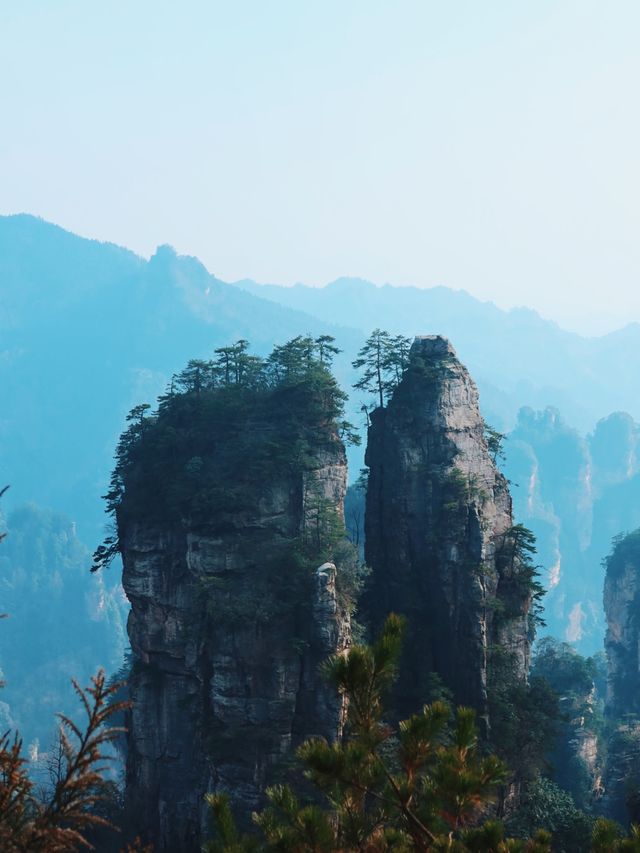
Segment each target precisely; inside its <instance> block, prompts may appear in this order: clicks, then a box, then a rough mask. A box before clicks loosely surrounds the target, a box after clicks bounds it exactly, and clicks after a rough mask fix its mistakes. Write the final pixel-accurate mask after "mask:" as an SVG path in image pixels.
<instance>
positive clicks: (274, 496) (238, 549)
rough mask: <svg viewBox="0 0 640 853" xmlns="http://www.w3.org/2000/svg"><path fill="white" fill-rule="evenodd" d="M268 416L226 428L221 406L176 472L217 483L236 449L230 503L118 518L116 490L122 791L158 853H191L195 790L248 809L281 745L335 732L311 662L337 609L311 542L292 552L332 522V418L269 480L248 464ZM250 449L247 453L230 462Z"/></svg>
mask: <svg viewBox="0 0 640 853" xmlns="http://www.w3.org/2000/svg"><path fill="white" fill-rule="evenodd" d="M276 404H277V408H278V409H280V410H282V407H283V401H282V400H279V401H274V402H273V405H276ZM270 405H271V404H270ZM267 408H268V407H267ZM267 414H269V413H268V412H265V411H262V410H258V411H257V412H256V411H254V412H253V414H249V416H248V417H246V418H245V417H244V416H243V418H242V419H241V420H240V421H238V423H237V424H235V425H232V426H233V428H231V429H226V430H225V429H222V428H221V426H220V424H221V419H222V420H223V419H224V418H223V417H222V416H221V414H220V412H218V415H217V419H216V420H212V421H211V423H210V424H209V425H208V426H207V425H206V424H205V428H206V429H205V431H206V432H207V435H208V445H207V446H208V448H209V449H208V450H202V455H201V456H198V457H197V460H198V461H194V460H193V459H191V460H190V462H189V463H188V465H190V466H191V468H190V470H191V471H193V470H196V471H197V473H198V475H199V476H202V475H203V472H208V473H206V476H207V477H209V476H211V477H212V478H214V473H213V472H215V471H218V472H220V471H222V470H223V469H224V468H225V465H226V463H225V462H224V460H225V458H226V459H228V458H230V457H233V456H234V454H235V457H236V459H235V460H234V463H233V464H234V465H235V466H236V473H235V477H234V478H233V479H231V480H227V481H225V482H223V485H225V484H226V487H227V488H228V489H229V495H228V497H227V498H226V500H218V497H219V496H215V500H213V498H212V502H211V503H210V504H207V509H206V511H205V512H204V513H203V512H202V511H199V512H197V513H195V512H194V514H193V517H186V516H185V515H184V514H182V515H176V516H174V517H168V518H164V519H162V520H161V519H160V518H153V517H150V518H144V517H142V518H141V517H140V515H139V514H138V515H136V512H135V511H127V505H126V492H125V499H124V501H123V507H122V509H121V510H120V511H119V513H118V520H119V534H120V546H121V551H122V556H123V563H124V574H123V584H124V588H125V591H126V593H127V596H128V598H129V600H130V602H131V615H130V618H129V624H128V630H129V637H130V640H131V646H132V649H133V653H134V659H135V664H134V668H133V673H132V677H131V681H130V689H131V698H132V700H133V709H132V712H131V719H130V722H129V735H128V741H129V755H128V765H127V800H128V802H130V803H131V804H132V808H133V810H134V813H135V825H136V826H138V827H143V828H144V830H145V833H146V835H147V837H148V838H149V839H150V840H152V841H153V842H154V844H155V849H156V850H158V851H172V853H173V851H176V853H180V851H195V850H199V849H200V843H201V838H202V832H203V825H204V822H205V814H204V812H205V809H206V806H205V802H204V795H205V793H206V792H210V791H226V792H228V793H229V795H230V797H231V800H232V803H233V805H234V806H235V809H236V811H237V813H238V814H239V815H248V814H250V812H251V809H252V808H255V807H256V806H257V805H258V804H259V802H260V800H261V796H262V794H263V792H264V788H265V786H266V784H268V783H269V782H270V781H272V780H273V779H274V778H276V777H277V775H278V773H282V772H284V769H285V765H286V762H287V761H288V760H290V758H291V750H292V747H294V746H295V745H296V744H297V743H299V742H300V741H301V740H302V739H303V738H305V737H308V736H310V735H314V734H318V735H323V736H325V737H327V738H333V737H335V736H336V734H337V733H338V731H339V730H340V726H341V719H342V707H341V704H340V702H339V700H338V699H337V697H336V696H335V694H334V692H333V691H332V690H331V689H330V688H328V687H327V686H326V685H325V684H324V682H323V680H322V677H321V675H320V673H319V664H320V663H321V662H322V661H323V660H324V659H326V658H327V657H328V656H329V655H330V654H335V653H337V652H340V651H341V650H343V649H345V648H346V647H347V645H348V643H349V640H350V625H349V615H348V611H347V609H346V608H345V607H344V605H343V603H341V599H340V596H339V594H338V591H337V589H336V567H335V566H334V565H333V564H331V563H325V564H322V565H319V562H316V563H315V566H316V568H315V569H313V564H311V565H312V567H311V569H309V560H310V557H309V549H308V548H307V550H306V551H305V555H306V556H305V557H304V561H303V558H302V556H301V555H300V553H298V551H299V550H300V548H301V543H302V542H303V540H304V538H305V536H307V535H308V536H309V537H314V536H316V534H318V535H320V534H319V531H320V528H321V521H322V518H321V516H322V517H326V516H327V514H329V515H330V516H332V517H335V518H337V519H338V520H339V519H340V517H341V516H342V513H343V500H344V494H345V489H346V458H345V452H344V447H343V445H342V443H341V441H340V440H339V439H338V437H337V435H336V434H335V431H334V428H333V427H332V426H331V423H330V422H328V421H327V422H326V423H323V422H319V423H318V424H314V430H315V432H314V436H315V441H314V444H313V446H311V445H309V446H305V458H304V466H303V467H302V468H301V467H299V466H296V465H289V466H285V465H282V466H279V467H271V468H270V469H269V473H268V475H266V474H265V467H264V465H260V464H259V460H260V459H262V460H263V462H264V459H265V458H267V457H268V456H269V454H270V452H271V450H270V444H269V443H270V442H273V441H274V439H275V436H276V433H277V429H278V425H277V423H276V424H275V425H274V423H273V422H274V421H277V415H276V414H274V412H271V413H270V415H269V417H268V418H267V419H266V420H261V419H262V417H263V416H264V417H265V418H266V416H267ZM291 429H292V430H294V431H295V427H293V426H292V427H291ZM287 438H288V439H289V440H290V441H293V440H294V439H295V436H294V435H290V436H288V437H287ZM298 438H301V436H300V435H298ZM247 442H249V443H250V444H251V446H252V448H253V455H247V454H246V453H243V454H240V456H241V457H243V458H240V457H239V456H238V453H237V451H238V448H239V447H243V446H244V444H246V443H247ZM294 447H295V441H294V443H293V444H289V446H288V449H289V451H290V453H291V454H293V450H294ZM260 448H262V451H263V452H264V453H263V454H262V455H261V453H260V452H259V451H260ZM273 452H274V453H275V450H274V451H273ZM244 457H246V458H244ZM141 476H142V481H144V474H143V475H141ZM149 476H150V475H149ZM214 479H215V478H214ZM138 480H139V481H140V480H141V477H140V476H139V477H138ZM238 484H240V485H238ZM138 485H139V484H138ZM204 485H205V486H206V483H205V484H204ZM215 485H217V486H220V482H217V483H215ZM232 486H233V487H235V491H234V488H232ZM132 489H133V487H132ZM203 489H204V486H202V483H201V486H200V492H199V494H205V492H204V490H203ZM216 507H217V509H216ZM318 544H319V546H320V545H321V544H322V543H321V542H319V543H318ZM321 550H322V549H321V547H319V548H318V552H320V551H321ZM305 561H306V562H305ZM303 562H304V567H306V568H304V567H302V566H301V564H302V563H303Z"/></svg>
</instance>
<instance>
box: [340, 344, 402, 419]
mask: <svg viewBox="0 0 640 853" xmlns="http://www.w3.org/2000/svg"><path fill="white" fill-rule="evenodd" d="M410 347H411V339H410V338H405V337H403V336H402V335H396V336H395V337H393V336H392V335H390V334H389V332H384V331H382V330H381V329H374V331H373V332H372V333H371V334H370V335H369V337H368V338H367V340H366V342H365V344H364V346H363V347H362V349H360V351H359V352H358V357H357V358H356V359H355V361H354V362H353V367H354V368H355V369H356V370H362V376H361V377H360V379H359V380H358V381H357V382H356V383H355V384H354V386H353V387H354V388H357V389H358V390H359V391H366V392H368V393H370V394H375V396H376V399H377V403H378V405H379V407H380V408H383V406H384V404H385V401H386V400H388V399H389V397H390V396H391V394H392V393H393V390H394V388H396V387H397V386H398V385H399V384H400V380H401V379H402V376H403V374H404V372H405V370H406V369H407V367H408V366H409V350H410Z"/></svg>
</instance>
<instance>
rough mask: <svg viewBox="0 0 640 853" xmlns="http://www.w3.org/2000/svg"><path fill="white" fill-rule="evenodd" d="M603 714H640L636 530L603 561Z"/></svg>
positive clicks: (639, 536) (639, 547)
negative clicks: (606, 672) (605, 666)
mask: <svg viewBox="0 0 640 853" xmlns="http://www.w3.org/2000/svg"><path fill="white" fill-rule="evenodd" d="M604 611H605V615H606V619H607V634H606V638H605V649H606V652H607V662H608V667H609V679H608V686H607V711H608V713H609V714H610V715H611V716H612V717H615V718H617V717H620V716H622V715H625V714H640V530H636V531H635V532H634V533H631V534H629V535H628V536H625V537H624V538H621V539H618V541H617V542H616V543H615V545H614V548H613V551H612V553H611V555H610V556H609V557H608V559H607V561H606V576H605V582H604Z"/></svg>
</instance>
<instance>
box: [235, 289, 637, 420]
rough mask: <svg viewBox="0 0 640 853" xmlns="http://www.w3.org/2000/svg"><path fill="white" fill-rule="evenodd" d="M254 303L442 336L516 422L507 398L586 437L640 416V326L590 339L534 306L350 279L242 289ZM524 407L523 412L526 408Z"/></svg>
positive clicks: (408, 332) (492, 403)
mask: <svg viewBox="0 0 640 853" xmlns="http://www.w3.org/2000/svg"><path fill="white" fill-rule="evenodd" d="M236 284H237V286H238V287H241V288H243V289H245V290H247V291H248V292H250V293H252V294H254V295H260V296H263V297H266V298H268V299H272V300H273V301H275V302H278V304H280V305H283V306H286V307H288V308H295V309H297V310H302V311H306V312H308V313H310V314H313V315H314V316H317V317H318V318H320V319H323V320H327V319H329V318H331V317H334V318H335V317H336V316H339V315H340V313H342V314H343V316H345V317H346V318H348V323H349V325H350V326H357V327H358V328H360V329H362V330H363V332H367V333H368V332H369V331H370V330H371V329H372V328H374V327H375V326H381V327H382V328H385V329H388V331H390V332H393V333H395V334H399V333H402V334H405V335H413V334H427V333H433V334H436V333H437V334H443V335H445V336H446V337H448V338H449V339H450V340H452V341H453V342H454V344H455V346H456V350H457V351H458V352H459V353H460V357H461V359H462V360H463V362H464V363H465V364H467V365H468V366H469V368H470V370H471V372H472V374H473V375H474V376H475V377H476V379H477V381H478V384H479V386H480V388H481V391H482V389H483V386H485V385H489V386H490V392H489V399H487V396H486V395H481V398H482V402H483V405H484V408H485V409H486V408H487V404H489V408H491V409H495V410H496V411H498V410H499V409H501V410H502V411H501V412H500V414H501V415H502V416H503V418H504V420H505V423H503V425H507V424H506V421H508V422H509V423H512V422H513V421H514V420H515V418H514V415H515V412H514V411H510V412H508V411H507V408H508V407H507V406H505V402H506V401H505V400H504V399H502V400H501V397H503V395H504V394H506V395H507V396H509V397H514V398H517V399H518V401H519V406H521V405H529V406H531V407H532V408H545V407H546V406H547V405H553V406H556V407H557V408H559V409H560V410H561V411H562V412H563V414H564V415H565V417H566V418H567V420H568V421H570V422H571V423H573V424H574V425H575V426H577V427H579V428H580V429H581V430H583V431H585V432H586V431H588V430H590V429H591V428H592V427H593V426H594V425H595V422H596V421H597V420H598V419H599V418H601V417H603V416H605V415H607V414H609V413H610V412H612V411H619V410H624V411H628V412H629V413H630V414H632V415H633V416H634V417H635V418H636V419H638V418H639V417H640V400H639V399H637V398H636V399H633V398H632V397H633V395H632V394H630V393H629V389H630V388H632V387H634V383H635V381H636V380H635V377H636V376H637V375H638V370H639V369H640V324H638V323H632V324H630V325H628V326H625V327H624V328H622V329H619V330H618V331H616V332H612V333H610V334H607V335H604V336H602V337H597V338H585V337H581V336H580V335H578V334H576V333H574V332H568V331H566V330H564V329H562V328H561V327H560V326H558V325H557V324H556V323H554V322H553V321H550V320H545V319H544V318H542V317H541V316H540V315H539V314H537V313H536V312H535V311H533V310H531V309H529V308H515V309H512V310H511V311H503V310H502V309H500V308H498V307H497V306H496V305H494V304H493V303H491V302H481V301H480V300H478V299H476V298H475V297H473V296H471V295H470V294H469V293H467V292H466V291H459V290H449V289H448V288H446V287H434V288H429V289H423V288H417V287H392V286H391V285H388V284H385V285H382V286H376V285H374V284H372V283H371V282H367V281H364V280H363V279H353V278H342V279H337V280H336V281H334V282H331V283H330V284H328V285H327V286H326V287H323V288H314V287H307V286H305V285H301V284H297V285H294V286H293V287H281V286H278V285H260V284H256V283H255V282H251V281H247V280H245V281H239V282H236ZM519 406H518V407H519Z"/></svg>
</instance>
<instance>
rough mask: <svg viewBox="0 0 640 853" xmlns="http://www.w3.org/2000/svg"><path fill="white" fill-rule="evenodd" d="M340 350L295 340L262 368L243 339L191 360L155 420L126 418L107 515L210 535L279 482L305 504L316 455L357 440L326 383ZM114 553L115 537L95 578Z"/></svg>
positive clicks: (145, 414)
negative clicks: (293, 488) (291, 484)
mask: <svg viewBox="0 0 640 853" xmlns="http://www.w3.org/2000/svg"><path fill="white" fill-rule="evenodd" d="M336 351H337V348H336V347H335V346H334V345H333V338H331V337H330V336H328V335H323V336H321V337H319V338H316V339H313V338H310V337H302V336H298V337H296V338H293V339H292V340H291V341H289V342H287V343H286V344H284V345H282V346H277V347H275V348H274V350H273V351H272V353H271V354H270V355H269V357H268V358H266V359H261V358H258V357H257V356H253V355H250V354H249V353H248V344H247V342H246V341H243V340H241V341H238V342H237V343H235V344H233V345H232V346H229V347H221V348H220V349H218V350H216V353H215V354H216V358H215V359H213V360H211V361H201V360H192V361H190V362H189V363H188V364H187V367H186V368H185V369H184V370H183V371H182V372H181V373H179V374H177V375H176V376H174V377H173V379H172V381H171V384H170V386H169V389H168V390H167V392H166V394H164V395H163V396H162V397H161V398H160V400H159V406H158V410H157V412H154V413H151V412H150V407H149V406H148V405H141V406H136V407H135V408H134V409H133V410H132V411H131V412H130V414H129V415H128V418H127V420H128V421H129V427H128V429H127V430H126V431H125V432H124V433H123V435H122V437H121V438H120V441H119V443H118V447H117V450H116V464H115V468H114V471H113V474H112V477H111V484H110V489H109V492H108V494H107V495H106V496H105V499H106V502H107V512H108V513H109V514H110V515H111V516H112V517H113V518H114V519H117V522H118V524H119V525H126V523H127V521H128V519H129V518H136V519H137V520H146V521H150V522H157V523H165V524H166V523H169V524H171V525H175V524H176V523H178V524H181V523H183V522H189V523H194V524H199V525H201V526H202V527H203V528H204V529H206V527H207V525H211V523H212V520H213V523H215V525H216V526H217V529H223V528H224V527H225V525H226V526H231V525H232V524H233V519H234V518H237V517H239V516H240V515H242V514H245V515H247V516H248V517H249V518H250V517H251V513H253V512H255V507H256V505H257V503H258V502H259V501H260V499H262V498H263V497H264V498H268V497H269V494H270V493H271V491H272V489H273V488H277V485H278V482H279V481H280V482H281V481H282V478H283V475H284V476H289V477H290V478H291V479H292V480H295V481H296V482H297V484H298V488H299V490H300V491H301V493H302V491H305V494H304V495H302V498H303V500H304V501H307V498H308V497H310V498H311V499H313V489H314V484H313V470H314V465H315V459H316V458H317V454H318V453H321V452H322V450H323V449H324V448H326V447H327V445H328V444H329V445H330V444H332V443H335V442H338V441H339V440H340V439H344V440H345V441H347V442H352V443H358V442H359V440H360V439H359V436H358V435H357V434H356V432H355V430H354V428H353V426H352V425H351V424H350V423H349V422H348V421H346V420H344V403H345V400H346V394H345V393H344V392H343V391H341V390H340V388H339V387H338V385H337V383H336V381H335V379H334V378H333V376H332V374H331V370H330V366H331V360H332V357H333V355H334V354H335V352H336ZM257 489H258V493H256V490H257ZM319 518H320V516H318V515H317V513H316V521H317V522H318V519H319ZM307 521H308V522H309V524H310V525H312V524H313V522H312V521H311V519H300V522H301V524H300V526H301V527H304V526H305V525H306V522H307ZM317 529H318V527H317V523H316V530H317ZM295 535H297V531H295V532H292V537H293V536H295ZM309 536H310V533H309V531H308V530H307V531H306V532H305V537H306V538H307V539H308V538H309ZM119 550H120V542H119V539H118V534H117V532H113V533H112V534H111V535H109V536H108V537H107V538H106V539H105V541H104V542H103V544H102V545H100V547H99V548H98V549H97V550H96V552H95V554H94V565H93V571H95V570H97V569H99V568H102V567H106V566H108V565H109V563H110V562H111V561H112V560H113V558H114V557H115V555H116V554H117V553H118V552H119Z"/></svg>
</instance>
